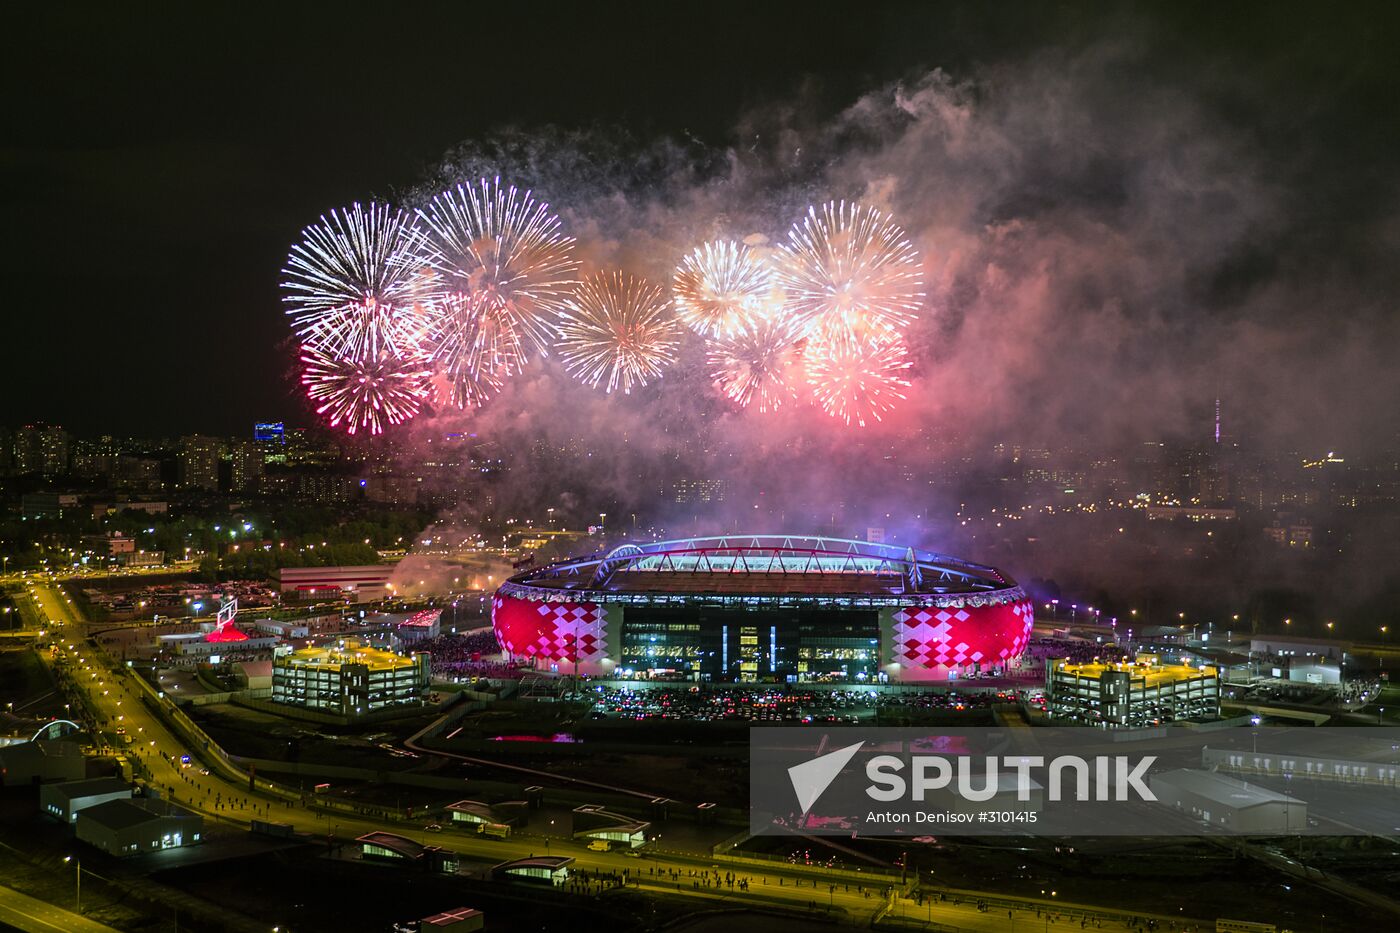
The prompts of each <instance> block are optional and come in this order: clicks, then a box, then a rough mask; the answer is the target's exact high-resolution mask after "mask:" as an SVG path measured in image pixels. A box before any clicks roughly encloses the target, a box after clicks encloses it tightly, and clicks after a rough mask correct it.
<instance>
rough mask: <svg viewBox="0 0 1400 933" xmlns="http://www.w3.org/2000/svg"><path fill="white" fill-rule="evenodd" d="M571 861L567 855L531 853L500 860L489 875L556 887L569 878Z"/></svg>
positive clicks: (501, 878) (504, 879)
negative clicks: (508, 860) (522, 856)
mask: <svg viewBox="0 0 1400 933" xmlns="http://www.w3.org/2000/svg"><path fill="white" fill-rule="evenodd" d="M573 862H574V860H573V859H572V858H571V857H569V856H567V855H532V856H530V857H529V858H519V859H516V860H515V861H513V862H502V863H501V864H499V865H497V866H496V867H495V868H493V869H491V875H492V877H494V878H497V879H499V880H501V881H525V882H528V883H532V884H548V885H554V886H556V887H557V886H558V885H562V884H564V883H565V882H566V881H568V880H569V866H570V865H572V864H573Z"/></svg>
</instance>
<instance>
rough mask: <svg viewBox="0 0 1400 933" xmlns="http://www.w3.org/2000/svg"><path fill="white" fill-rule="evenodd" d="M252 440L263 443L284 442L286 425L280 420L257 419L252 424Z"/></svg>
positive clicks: (278, 443) (280, 443)
mask: <svg viewBox="0 0 1400 933" xmlns="http://www.w3.org/2000/svg"><path fill="white" fill-rule="evenodd" d="M253 440H255V441H258V442H260V443H264V444H277V445H279V446H281V445H282V444H285V443H286V440H287V437H286V425H285V424H283V423H282V422H281V421H259V422H258V423H257V424H255V425H253Z"/></svg>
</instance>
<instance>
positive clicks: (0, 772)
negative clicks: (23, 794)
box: [0, 741, 87, 787]
mask: <svg viewBox="0 0 1400 933" xmlns="http://www.w3.org/2000/svg"><path fill="white" fill-rule="evenodd" d="M85 777H87V759H86V758H85V757H83V750H82V748H81V747H80V746H79V745H78V744H77V743H76V742H63V741H59V742H45V741H35V742H20V743H18V744H16V745H6V746H4V747H3V748H0V785H4V786H5V787H17V786H19V785H21V784H43V783H46V782H48V781H80V780H82V779H83V778H85Z"/></svg>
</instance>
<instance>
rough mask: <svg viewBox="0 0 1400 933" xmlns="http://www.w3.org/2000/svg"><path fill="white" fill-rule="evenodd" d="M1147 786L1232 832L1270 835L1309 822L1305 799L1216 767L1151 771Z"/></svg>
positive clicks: (1163, 800)
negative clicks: (1223, 771) (1269, 788)
mask: <svg viewBox="0 0 1400 933" xmlns="http://www.w3.org/2000/svg"><path fill="white" fill-rule="evenodd" d="M1148 787H1149V788H1151V790H1152V793H1153V795H1154V796H1155V797H1156V798H1157V802H1158V803H1159V804H1161V805H1162V806H1164V807H1172V808H1174V809H1176V810H1179V811H1181V812H1182V813H1187V814H1190V815H1191V816H1193V817H1195V818H1196V819H1198V820H1201V821H1202V822H1204V823H1209V824H1210V825H1211V826H1215V827H1219V828H1220V829H1226V830H1230V831H1231V832H1236V833H1255V834H1260V835H1266V836H1269V835H1278V834H1284V833H1296V832H1299V831H1301V830H1305V829H1307V826H1308V805H1307V803H1306V802H1305V801H1302V800H1298V799H1297V798H1296V797H1288V796H1286V795H1284V794H1277V793H1274V792H1273V791H1271V790H1268V789H1266V788H1263V787H1259V786H1256V785H1253V784H1247V783H1245V782H1244V781H1241V780H1238V779H1236V778H1232V777H1226V776H1225V775H1223V774H1216V773H1215V772H1213V771H1193V770H1189V769H1184V768H1183V769H1181V770H1179V771H1167V772H1165V773H1162V774H1152V775H1150V776H1149V777H1148Z"/></svg>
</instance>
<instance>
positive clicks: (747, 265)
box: [672, 240, 773, 338]
mask: <svg viewBox="0 0 1400 933" xmlns="http://www.w3.org/2000/svg"><path fill="white" fill-rule="evenodd" d="M772 290H773V278H772V272H771V270H770V269H769V267H768V265H767V263H764V262H763V261H761V260H760V259H759V257H758V255H757V254H756V253H755V252H754V251H753V250H751V249H749V247H747V246H745V245H744V244H742V243H732V242H729V241H726V240H719V241H716V242H714V243H706V244H704V245H703V246H700V247H697V248H696V249H695V251H694V252H692V253H691V254H690V255H688V256H686V257H685V259H683V260H682V261H681V264H680V266H678V267H677V268H676V276H675V281H674V283H673V289H672V292H673V294H674V295H675V298H676V317H677V318H679V319H680V322H681V323H682V324H685V325H686V326H687V327H689V328H691V329H692V330H694V331H695V332H696V333H699V334H701V335H703V336H706V337H716V338H724V337H729V336H732V335H734V334H736V333H737V332H738V331H740V330H741V329H742V328H743V327H744V326H745V325H746V324H748V323H749V322H750V321H752V320H754V319H755V318H757V317H759V316H760V315H761V314H762V311H763V306H764V304H765V302H767V301H768V300H769V298H770V296H771V293H772Z"/></svg>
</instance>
